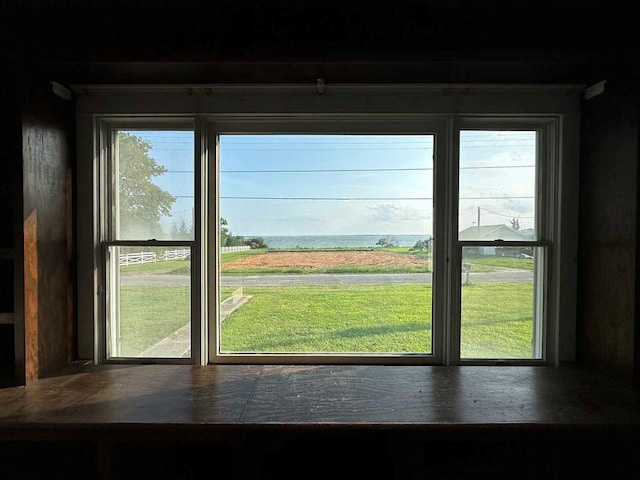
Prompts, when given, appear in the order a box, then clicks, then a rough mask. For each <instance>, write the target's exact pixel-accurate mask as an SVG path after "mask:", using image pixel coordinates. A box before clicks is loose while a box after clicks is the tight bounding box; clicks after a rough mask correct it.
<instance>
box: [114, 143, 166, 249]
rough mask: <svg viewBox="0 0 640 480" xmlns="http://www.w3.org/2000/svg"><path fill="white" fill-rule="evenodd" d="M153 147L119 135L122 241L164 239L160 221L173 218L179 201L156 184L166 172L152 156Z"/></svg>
mask: <svg viewBox="0 0 640 480" xmlns="http://www.w3.org/2000/svg"><path fill="white" fill-rule="evenodd" d="M152 147H153V145H152V144H151V142H149V141H147V140H144V139H142V138H140V137H137V136H135V135H131V134H129V133H124V132H120V133H119V134H118V150H119V162H118V182H119V183H118V186H119V198H118V200H119V202H120V232H121V235H122V236H123V237H129V238H155V237H158V236H161V235H162V227H161V226H160V218H161V217H163V216H168V215H170V214H171V207H172V206H173V204H174V203H175V201H176V197H174V196H173V195H171V194H170V193H169V192H167V191H165V190H163V189H162V188H160V187H159V186H158V185H156V184H155V183H154V179H155V178H156V177H158V176H160V175H163V174H164V173H165V172H166V171H167V169H166V168H165V167H163V166H162V165H159V164H158V163H157V162H156V160H155V159H154V158H152V157H151V155H149V151H150V150H151V148H152Z"/></svg>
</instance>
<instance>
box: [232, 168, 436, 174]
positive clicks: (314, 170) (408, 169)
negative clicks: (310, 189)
mask: <svg viewBox="0 0 640 480" xmlns="http://www.w3.org/2000/svg"><path fill="white" fill-rule="evenodd" d="M430 170H433V168H344V169H343V168H336V169H313V170H220V173H324V172H332V173H335V172H414V171H430Z"/></svg>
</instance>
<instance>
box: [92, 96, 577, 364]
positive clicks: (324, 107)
mask: <svg viewBox="0 0 640 480" xmlns="http://www.w3.org/2000/svg"><path fill="white" fill-rule="evenodd" d="M279 88H280V89H281V90H280V89H275V90H274V89H273V88H270V87H269V88H267V87H265V88H260V87H246V90H242V89H240V90H235V89H233V88H229V89H226V88H219V89H216V88H215V87H213V88H208V89H205V90H203V91H202V92H200V93H198V90H197V89H196V90H194V89H190V90H188V91H187V92H186V93H185V92H183V91H182V90H180V88H179V87H175V88H169V89H168V90H167V91H161V90H160V91H159V90H149V91H146V90H144V89H143V88H142V89H138V90H136V89H132V90H130V91H129V90H127V89H126V88H123V89H122V91H115V92H114V91H112V90H106V91H104V92H102V91H100V89H99V88H97V89H96V91H95V92H94V95H92V96H91V98H87V99H85V101H84V102H83V101H82V100H81V101H80V102H79V112H80V120H79V126H80V129H79V132H80V133H82V132H85V133H87V132H89V131H90V130H91V129H93V132H94V133H95V136H94V138H95V140H94V141H93V142H90V141H87V140H86V139H85V140H83V141H82V142H81V143H80V147H79V151H80V152H83V154H84V155H85V157H86V158H90V157H91V156H92V157H93V158H94V159H98V165H99V168H98V169H97V170H96V171H95V172H94V174H93V176H92V175H91V174H90V172H89V171H87V172H86V173H85V174H84V178H85V179H87V180H88V181H89V182H90V183H91V185H92V192H91V196H89V197H88V198H89V200H90V201H89V203H92V204H93V207H94V208H93V210H92V211H91V212H86V211H82V212H80V218H85V219H87V220H88V224H89V225H93V227H92V228H93V232H94V234H93V238H94V245H96V246H98V247H99V248H98V249H97V250H96V251H99V252H100V253H99V255H96V256H95V257H94V259H93V261H91V262H84V263H82V264H81V265H80V270H79V275H80V276H81V277H82V278H85V279H86V280H87V288H86V289H82V292H79V298H80V303H81V307H80V310H81V311H84V312H86V313H87V314H88V315H89V318H93V319H95V320H96V322H95V326H96V328H95V329H94V330H93V331H91V332H90V333H91V334H90V335H89V334H88V333H82V332H81V335H80V339H79V342H80V350H82V349H83V348H84V349H85V350H86V349H90V350H91V351H92V352H93V355H94V356H95V358H96V361H98V362H121V363H122V362H136V361H138V362H141V361H144V362H149V361H154V362H155V361H160V362H171V363H198V364H208V363H222V364H223V363H302V364H305V363H309V364H310V363H385V364H416V365H455V364H478V365H482V364H486V363H492V364H493V363H500V364H515V365H520V364H527V365H529V364H533V365H535V364H549V363H557V362H559V361H562V360H566V359H570V358H571V356H572V355H573V350H572V341H573V340H572V339H573V338H574V332H573V331H572V329H573V326H572V325H573V322H574V321H575V320H574V315H575V312H574V311H573V310H572V308H573V307H572V299H573V296H572V293H571V288H573V286H575V272H574V271H572V270H571V269H567V268H561V267H562V266H563V265H565V266H566V264H567V258H570V256H571V255H572V254H574V253H575V244H576V234H575V225H573V220H567V219H573V218H574V214H575V206H572V205H574V204H572V202H571V201H570V197H571V196H572V195H573V194H575V192H576V189H577V185H575V183H574V182H575V181H574V178H575V176H574V175H573V174H572V173H573V172H574V169H575V168H576V167H575V165H577V163H576V162H575V158H576V151H577V149H576V144H577V127H576V125H577V123H578V122H577V116H576V111H577V108H578V107H577V106H578V104H579V93H578V92H579V90H576V92H575V94H574V92H570V93H567V91H566V90H562V89H561V90H557V89H554V88H552V87H548V88H542V87H538V88H532V89H529V90H525V91H518V90H517V89H515V90H513V89H506V90H504V91H503V90H499V89H496V90H490V91H487V92H484V91H482V90H479V91H477V92H475V94H473V95H470V94H469V93H468V90H464V89H456V88H455V87H451V88H449V89H445V90H440V89H438V88H436V87H415V89H411V88H406V89H402V88H394V87H392V86H380V87H369V88H368V89H365V90H364V91H363V92H360V91H355V89H353V88H350V87H344V88H336V91H335V96H334V97H332V96H331V95H329V96H327V97H326V98H325V97H323V98H322V99H321V100H319V97H318V96H317V95H316V96H315V97H314V96H313V95H312V94H311V92H309V91H308V90H305V89H303V88H299V89H297V88H294V87H287V86H283V87H279ZM83 91H84V90H83ZM194 92H195V93H194ZM212 92H213V93H212ZM274 92H277V93H278V95H274ZM101 95H103V96H102V97H101ZM323 102H324V103H323ZM114 110H116V111H117V114H114ZM496 111H499V112H501V113H500V114H496V113H495V112H496ZM87 112H90V113H91V114H90V115H88V114H87ZM83 115H87V118H86V119H85V120H82V118H83V117H82V116H83ZM88 118H91V119H93V120H92V122H89V121H88ZM83 138H89V139H90V138H91V137H90V135H84V136H83ZM79 171H80V173H81V175H82V172H83V169H82V168H80V169H79ZM561 172H562V175H561ZM81 191H82V190H81ZM85 196H87V195H86V192H85ZM560 219H563V221H562V222H561V221H560ZM94 272H98V275H96V274H95V273H94ZM92 290H93V291H95V293H96V298H97V299H98V300H97V301H96V302H93V301H92V300H91V295H90V292H91V291H92ZM83 296H84V298H85V299H86V301H85V302H84V305H85V307H82V304H83V302H82V298H83ZM92 302H93V303H92ZM87 327H88V325H87ZM86 330H87V332H89V331H90V329H89V328H86ZM91 345H95V347H91Z"/></svg>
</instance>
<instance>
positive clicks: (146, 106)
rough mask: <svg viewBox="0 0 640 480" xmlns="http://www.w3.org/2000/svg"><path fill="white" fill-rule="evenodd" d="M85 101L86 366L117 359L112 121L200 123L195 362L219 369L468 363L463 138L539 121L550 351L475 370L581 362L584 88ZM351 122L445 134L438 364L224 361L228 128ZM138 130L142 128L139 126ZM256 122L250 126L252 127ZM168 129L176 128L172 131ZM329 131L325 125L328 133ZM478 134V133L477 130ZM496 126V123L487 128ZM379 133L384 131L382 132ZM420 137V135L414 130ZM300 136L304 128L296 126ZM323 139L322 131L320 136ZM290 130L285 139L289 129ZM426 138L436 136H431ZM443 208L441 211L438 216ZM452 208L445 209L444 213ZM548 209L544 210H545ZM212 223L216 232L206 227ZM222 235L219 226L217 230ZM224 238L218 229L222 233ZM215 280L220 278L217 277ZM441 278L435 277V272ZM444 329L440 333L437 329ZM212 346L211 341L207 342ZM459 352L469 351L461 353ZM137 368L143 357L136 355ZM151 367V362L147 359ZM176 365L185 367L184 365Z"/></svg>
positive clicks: (120, 93) (110, 92) (81, 159)
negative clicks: (222, 187) (108, 285)
mask: <svg viewBox="0 0 640 480" xmlns="http://www.w3.org/2000/svg"><path fill="white" fill-rule="evenodd" d="M73 88H74V90H75V91H76V93H77V95H76V99H77V126H78V128H77V134H78V212H77V215H78V224H79V225H80V227H79V231H78V253H79V259H78V279H79V291H78V313H79V325H78V337H79V338H78V349H79V354H80V357H81V358H88V359H92V360H93V361H94V362H96V363H109V361H108V360H106V359H105V357H104V324H105V323H104V321H105V319H104V308H105V307H104V306H105V301H104V290H103V288H104V284H103V281H104V278H103V276H102V273H101V272H103V260H102V253H101V248H102V247H101V246H102V242H103V241H104V235H103V232H104V227H105V225H104V221H105V219H104V215H103V213H104V212H103V210H102V209H103V206H104V201H105V198H104V187H103V186H104V185H105V180H106V179H105V178H104V171H103V168H102V162H103V161H104V155H105V154H106V153H107V152H105V138H104V137H103V135H104V128H105V125H109V126H112V125H116V124H117V125H118V126H125V127H126V128H132V126H136V127H137V126H138V125H142V124H145V123H146V124H149V125H153V126H158V125H165V126H168V125H171V122H174V124H179V123H180V122H182V121H185V120H187V119H188V121H190V122H192V124H193V125H194V127H195V138H196V146H195V149H196V159H195V165H196V168H197V169H198V174H197V176H196V195H197V198H198V201H197V202H196V211H197V215H196V222H195V225H194V227H195V239H194V250H195V251H197V255H199V259H198V262H197V265H193V267H195V271H194V273H193V275H196V283H197V285H194V288H193V291H192V295H195V297H194V298H193V300H194V301H193V307H192V308H193V309H194V311H193V314H194V317H193V319H192V323H193V337H192V340H193V343H192V348H193V354H192V358H191V359H188V362H190V363H195V364H201V365H206V364H210V363H354V364H364V363H384V364H387V363H391V364H393V363H398V364H438V365H457V364H463V363H464V364H466V363H469V362H467V361H461V360H460V358H459V335H460V326H459V322H460V314H459V285H458V283H459V279H460V264H459V258H460V247H461V244H459V243H458V241H457V229H458V223H457V222H458V219H457V215H456V214H455V209H456V206H457V170H456V169H457V155H458V150H459V148H458V144H457V138H458V135H459V131H460V129H464V128H468V127H469V126H478V127H483V126H487V125H495V126H497V125H500V126H503V127H508V125H509V124H514V122H515V123H519V124H521V125H524V124H536V125H538V127H539V128H542V129H543V130H544V131H545V132H546V133H545V135H546V137H547V142H546V143H545V144H544V145H543V147H544V150H545V155H544V158H545V159H547V160H545V161H546V162H549V159H552V164H550V165H551V166H549V165H546V166H545V169H546V170H545V171H546V172H547V174H546V176H545V180H544V186H540V188H544V189H545V190H546V192H547V193H546V194H544V195H541V196H540V198H544V200H540V199H539V201H544V202H545V208H547V209H550V210H549V211H547V213H546V214H544V215H542V216H541V218H544V219H545V222H547V223H545V225H544V226H543V227H542V229H541V230H540V232H543V233H542V235H543V236H542V237H540V240H541V241H543V242H544V243H545V245H547V247H546V249H547V252H548V255H546V257H547V259H546V267H545V275H546V277H545V279H544V282H545V289H544V291H545V302H544V314H545V319H546V320H545V339H544V340H545V341H544V345H545V350H544V353H543V358H542V359H541V360H539V361H517V360H516V361H506V362H500V361H499V362H493V361H492V362H484V361H473V362H471V363H474V364H480V365H482V364H484V363H491V364H495V363H499V364H503V363H504V364H515V365H520V364H523V365H528V364H545V365H557V364H560V363H562V362H565V361H572V360H574V359H575V314H576V305H575V301H576V296H575V289H576V266H575V256H576V250H577V191H578V183H577V173H578V140H579V109H580V95H581V92H582V89H583V86H579V85H578V86H576V85H555V86H554V85H484V86H479V85H331V86H330V87H327V88H325V90H324V91H323V92H322V94H320V93H319V92H318V91H317V90H316V88H315V85H313V84H310V85H271V86H260V85H248V86H247V85H233V86H232V85H217V86H216V85H209V86H207V85H191V86H189V85H169V86H144V85H141V86H110V85H106V86H100V85H77V86H73ZM336 119H342V120H343V121H345V122H347V123H349V122H350V125H351V126H354V125H356V124H360V125H363V126H364V127H363V129H364V130H367V131H370V130H371V129H372V128H373V127H372V126H373V125H378V127H376V128H379V132H380V133H393V132H389V131H387V130H385V128H384V126H385V124H387V125H389V124H393V123H394V122H396V125H398V124H402V123H403V120H402V119H404V123H405V126H406V125H408V124H409V123H410V121H411V122H413V123H414V125H417V124H418V123H419V122H427V123H429V122H431V123H438V124H439V125H440V127H439V128H440V131H441V132H446V133H445V134H444V136H442V133H441V134H440V136H439V137H438V138H437V139H436V142H437V148H435V151H436V152H440V153H439V155H440V154H442V155H443V158H444V160H440V161H439V162H438V163H437V165H434V170H435V175H436V177H435V179H434V189H435V188H436V186H437V188H438V193H437V194H436V192H435V191H434V199H435V200H434V202H435V210H436V212H435V215H436V229H437V230H436V235H437V236H438V237H439V238H438V239H436V245H437V246H436V252H435V262H436V265H435V266H434V270H436V271H437V272H439V273H438V275H439V281H438V282H436V284H434V286H436V285H437V286H436V288H437V289H438V292H437V294H436V292H434V300H433V301H434V306H433V308H434V319H433V321H434V323H433V328H434V330H433V331H434V338H433V356H430V357H429V358H426V357H423V358H412V356H410V355H409V356H400V357H397V358H390V357H388V356H382V357H379V356H369V355H358V356H333V355H331V356H323V355H320V356H314V355H308V356H302V357H301V356H297V355H296V356H290V357H282V356H273V355H267V356H264V358H256V357H254V356H251V358H240V357H238V356H235V357H233V358H231V357H227V356H224V357H222V356H219V355H215V353H214V352H212V351H211V348H212V347H214V346H215V343H212V339H213V342H215V333H214V334H213V335H211V330H212V329H211V328H209V323H208V321H207V319H209V318H212V317H215V315H212V312H215V309H217V300H218V299H217V298H216V295H217V294H216V293H215V292H216V291H217V288H216V285H215V282H216V281H217V280H216V279H217V272H216V270H215V269H216V268H217V261H216V258H215V257H216V254H217V253H216V254H212V247H213V251H214V252H217V248H216V246H217V240H216V239H217V235H218V234H219V232H218V228H217V224H215V225H212V222H211V218H217V217H216V215H217V211H216V208H217V202H216V195H217V187H213V186H214V185H216V183H215V182H216V181H217V179H216V171H217V169H216V168H213V165H215V157H216V155H215V150H214V149H213V148H212V147H213V145H212V141H214V139H215V133H216V132H223V131H224V132H229V131H230V130H229V129H228V128H227V127H229V126H231V125H233V126H234V127H233V128H234V129H235V131H242V130H243V129H244V131H246V132H250V131H252V129H251V128H249V127H251V124H252V123H253V124H254V125H255V123H256V122H258V123H260V126H261V127H262V128H263V129H264V128H265V127H266V125H268V124H269V122H271V124H272V125H273V126H277V125H280V126H282V125H283V124H288V125H290V128H294V127H293V125H294V124H296V123H297V124H298V125H299V126H301V125H302V126H304V125H307V126H308V125H311V124H312V123H313V124H314V125H316V126H317V125H321V124H322V120H323V121H325V122H326V124H327V127H326V131H327V132H333V133H339V132H336V130H335V124H334V126H333V127H330V126H329V122H328V121H329V120H330V121H332V122H335V120H336ZM136 124H137V125H136ZM243 125H244V126H243ZM167 128H168V127H167ZM316 128H317V127H316ZM474 128H475V127H474ZM487 128H488V127H487ZM373 130H375V128H373ZM409 130H411V129H409ZM290 131H292V130H290ZM314 131H317V130H315V129H314ZM278 133H282V132H278ZM421 133H424V131H421ZM438 212H440V213H438ZM442 212H445V213H444V214H443V213H442ZM540 212H543V210H540ZM205 225H208V227H209V230H207V229H205V228H203V226H205ZM212 229H213V230H212ZM214 230H215V231H214ZM212 272H214V273H212ZM434 275H435V273H434ZM437 325H439V327H438V328H439V330H440V331H439V332H437V330H436V326H437ZM207 339H208V341H207ZM456 345H457V348H456ZM126 361H127V363H134V362H136V361H138V359H127V360H126ZM139 361H140V362H145V363H146V362H147V361H148V360H147V359H139ZM165 361H166V362H168V363H181V362H180V361H176V360H175V359H169V360H165Z"/></svg>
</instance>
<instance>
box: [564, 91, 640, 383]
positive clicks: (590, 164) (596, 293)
mask: <svg viewBox="0 0 640 480" xmlns="http://www.w3.org/2000/svg"><path fill="white" fill-rule="evenodd" d="M583 113H584V116H583V126H582V132H581V136H582V155H581V165H580V170H581V173H580V214H579V215H580V217H579V223H580V234H579V244H580V246H579V252H580V253H579V259H578V264H579V272H578V278H579V280H578V298H579V299H580V300H579V304H578V319H577V322H578V325H577V327H578V328H577V332H578V333H577V339H578V345H577V353H578V359H579V361H581V362H583V363H585V364H587V365H590V366H592V367H594V368H598V369H601V370H607V371H609V372H611V373H613V374H616V375H620V376H623V377H625V378H628V379H629V380H631V379H632V377H633V375H634V369H635V365H634V354H635V352H634V348H635V345H634V334H635V332H634V329H635V317H636V314H637V312H636V311H635V309H636V298H635V292H636V281H637V275H638V272H637V271H636V248H637V238H636V229H637V218H638V216H637V211H636V208H637V198H638V184H637V168H638V166H637V165H638V164H637V161H638V160H637V159H638V98H637V94H636V93H635V91H634V87H633V85H629V84H625V83H623V82H616V81H608V82H607V87H606V89H605V92H604V93H602V94H600V95H599V96H597V97H594V98H592V99H591V100H588V101H585V104H584V107H583Z"/></svg>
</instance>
